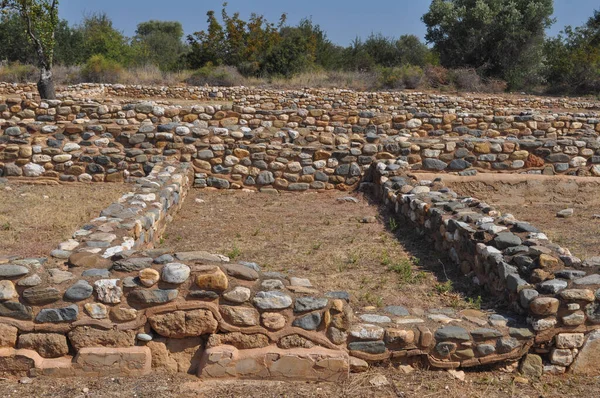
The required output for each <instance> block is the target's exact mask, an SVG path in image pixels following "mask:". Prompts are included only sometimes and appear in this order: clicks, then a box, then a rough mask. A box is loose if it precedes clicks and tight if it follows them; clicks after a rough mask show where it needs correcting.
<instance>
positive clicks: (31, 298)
mask: <svg viewBox="0 0 600 398" xmlns="http://www.w3.org/2000/svg"><path fill="white" fill-rule="evenodd" d="M22 297H23V299H24V300H25V301H27V302H28V303H29V304H33V305H45V304H50V303H54V302H55V301H58V300H60V297H61V293H60V291H59V290H58V289H56V288H54V287H32V288H30V289H25V290H23V293H22Z"/></svg>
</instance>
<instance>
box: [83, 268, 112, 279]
mask: <svg viewBox="0 0 600 398" xmlns="http://www.w3.org/2000/svg"><path fill="white" fill-rule="evenodd" d="M81 276H83V277H84V278H109V277H110V271H109V270H107V269H101V268H92V269H86V270H85V271H83V272H82V273H81Z"/></svg>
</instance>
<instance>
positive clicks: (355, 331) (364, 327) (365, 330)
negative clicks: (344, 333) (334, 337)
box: [349, 324, 385, 340]
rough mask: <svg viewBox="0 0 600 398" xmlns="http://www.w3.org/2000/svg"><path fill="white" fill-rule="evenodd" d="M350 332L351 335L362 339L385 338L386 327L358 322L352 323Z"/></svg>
mask: <svg viewBox="0 0 600 398" xmlns="http://www.w3.org/2000/svg"><path fill="white" fill-rule="evenodd" d="M349 333H350V336H352V337H354V338H357V339H360V340H383V336H384V335H385V329H384V328H382V327H381V326H376V325H371V324H357V325H352V327H351V328H350V330H349Z"/></svg>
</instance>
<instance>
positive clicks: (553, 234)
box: [443, 174, 600, 259]
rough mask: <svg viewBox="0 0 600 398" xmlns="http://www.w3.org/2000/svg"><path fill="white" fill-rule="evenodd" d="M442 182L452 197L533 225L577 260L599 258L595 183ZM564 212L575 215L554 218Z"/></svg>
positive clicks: (599, 182)
mask: <svg viewBox="0 0 600 398" xmlns="http://www.w3.org/2000/svg"><path fill="white" fill-rule="evenodd" d="M443 178H444V181H446V183H447V184H448V185H449V186H450V187H452V188H453V189H454V190H455V191H456V192H457V193H459V194H461V195H468V196H473V197H476V198H478V199H481V200H484V201H486V202H487V203H488V204H490V205H493V206H494V207H496V208H497V209H499V210H500V211H502V212H503V213H511V214H513V215H514V216H515V217H516V218H517V219H519V220H523V221H528V222H530V223H532V224H533V225H535V226H536V227H538V228H539V229H541V230H542V231H543V232H544V233H545V234H546V235H547V236H548V237H549V238H550V239H551V240H552V241H553V242H555V243H557V244H559V245H561V246H563V247H566V248H568V249H570V250H571V251H572V252H573V254H574V255H576V256H578V257H581V258H582V259H585V258H589V257H594V256H600V245H598V242H599V240H598V237H599V236H600V218H598V217H595V215H600V195H599V194H598V193H599V192H600V179H594V178H576V177H565V176H555V177H545V178H544V177H535V178H534V177H532V176H526V177H525V176H522V175H502V174H495V175H479V176H476V177H468V178H462V179H457V178H452V177H449V176H448V177H446V176H444V177H443ZM567 208H572V209H574V210H575V213H574V215H573V216H572V217H570V218H559V217H557V215H556V213H557V212H558V211H560V210H564V209H567Z"/></svg>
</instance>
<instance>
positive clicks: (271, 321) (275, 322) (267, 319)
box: [261, 312, 287, 330]
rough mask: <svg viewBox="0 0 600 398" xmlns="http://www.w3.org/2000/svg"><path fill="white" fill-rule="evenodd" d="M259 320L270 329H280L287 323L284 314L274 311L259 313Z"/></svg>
mask: <svg viewBox="0 0 600 398" xmlns="http://www.w3.org/2000/svg"><path fill="white" fill-rule="evenodd" d="M261 320H262V324H263V326H264V327H266V328H267V329H271V330H281V329H283V328H284V327H285V325H286V323H287V320H286V318H285V316H283V315H282V314H278V313H275V312H264V313H263V314H262V315H261Z"/></svg>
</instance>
